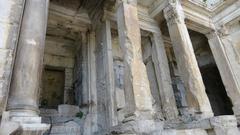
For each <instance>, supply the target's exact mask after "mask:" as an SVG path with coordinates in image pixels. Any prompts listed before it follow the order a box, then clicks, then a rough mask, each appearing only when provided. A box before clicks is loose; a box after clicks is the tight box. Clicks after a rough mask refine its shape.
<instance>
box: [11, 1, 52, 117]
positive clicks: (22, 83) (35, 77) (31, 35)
mask: <svg viewBox="0 0 240 135" xmlns="http://www.w3.org/2000/svg"><path fill="white" fill-rule="evenodd" d="M48 2H49V1H48V0H26V5H25V10H24V16H23V20H22V26H21V32H20V37H19V42H18V48H17V55H16V61H15V65H14V70H13V75H12V82H11V88H10V94H9V100H8V105H7V110H8V111H10V113H11V116H16V117H21V116H38V93H39V91H38V90H39V84H40V82H41V71H42V68H43V55H44V46H45V35H46V27H47V15H48Z"/></svg>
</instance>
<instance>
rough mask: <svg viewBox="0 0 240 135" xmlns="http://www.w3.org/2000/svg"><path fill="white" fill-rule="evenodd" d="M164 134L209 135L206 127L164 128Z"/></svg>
mask: <svg viewBox="0 0 240 135" xmlns="http://www.w3.org/2000/svg"><path fill="white" fill-rule="evenodd" d="M162 135H208V134H207V132H206V131H205V130H204V129H188V130H164V131H163V133H162Z"/></svg>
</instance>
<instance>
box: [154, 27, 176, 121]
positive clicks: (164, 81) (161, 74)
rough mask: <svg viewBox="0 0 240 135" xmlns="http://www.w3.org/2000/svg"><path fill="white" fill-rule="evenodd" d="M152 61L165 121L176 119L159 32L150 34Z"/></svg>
mask: <svg viewBox="0 0 240 135" xmlns="http://www.w3.org/2000/svg"><path fill="white" fill-rule="evenodd" d="M151 40H152V60H153V63H154V66H155V71H156V77H157V82H158V85H159V90H160V97H161V104H162V110H163V113H164V116H165V117H166V118H167V120H174V119H177V117H178V110H177V106H176V101H175V97H174V93H173V88H172V81H171V77H170V71H169V65H168V59H167V55H166V52H165V46H164V43H163V39H162V34H161V31H160V30H159V33H152V36H151Z"/></svg>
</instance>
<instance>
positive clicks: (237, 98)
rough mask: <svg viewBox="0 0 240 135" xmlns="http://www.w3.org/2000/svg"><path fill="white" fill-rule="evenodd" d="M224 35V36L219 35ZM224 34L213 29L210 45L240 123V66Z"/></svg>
mask: <svg viewBox="0 0 240 135" xmlns="http://www.w3.org/2000/svg"><path fill="white" fill-rule="evenodd" d="M219 35H222V36H219ZM223 35H224V34H220V33H218V32H216V31H213V32H211V33H209V34H207V35H206V36H207V38H208V42H209V46H210V48H211V51H212V54H213V56H214V58H215V61H216V64H217V67H218V69H219V72H220V75H221V78H222V81H223V84H224V86H225V89H226V91H227V94H228V96H229V97H230V99H231V101H232V103H233V111H234V114H235V115H236V117H237V119H238V122H239V123H240V83H239V82H240V80H238V77H237V76H239V74H240V72H239V71H240V67H239V65H238V64H234V63H237V62H236V61H237V60H236V57H235V55H234V53H235V52H234V51H233V50H232V49H234V48H232V47H233V46H232V44H231V41H229V40H228V39H227V37H226V36H223Z"/></svg>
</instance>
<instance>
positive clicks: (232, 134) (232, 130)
mask: <svg viewBox="0 0 240 135" xmlns="http://www.w3.org/2000/svg"><path fill="white" fill-rule="evenodd" d="M210 123H211V125H212V126H213V128H214V132H215V134H216V135H240V131H239V129H238V127H237V119H236V117H235V116H233V115H229V116H219V117H213V118H211V119H210Z"/></svg>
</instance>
